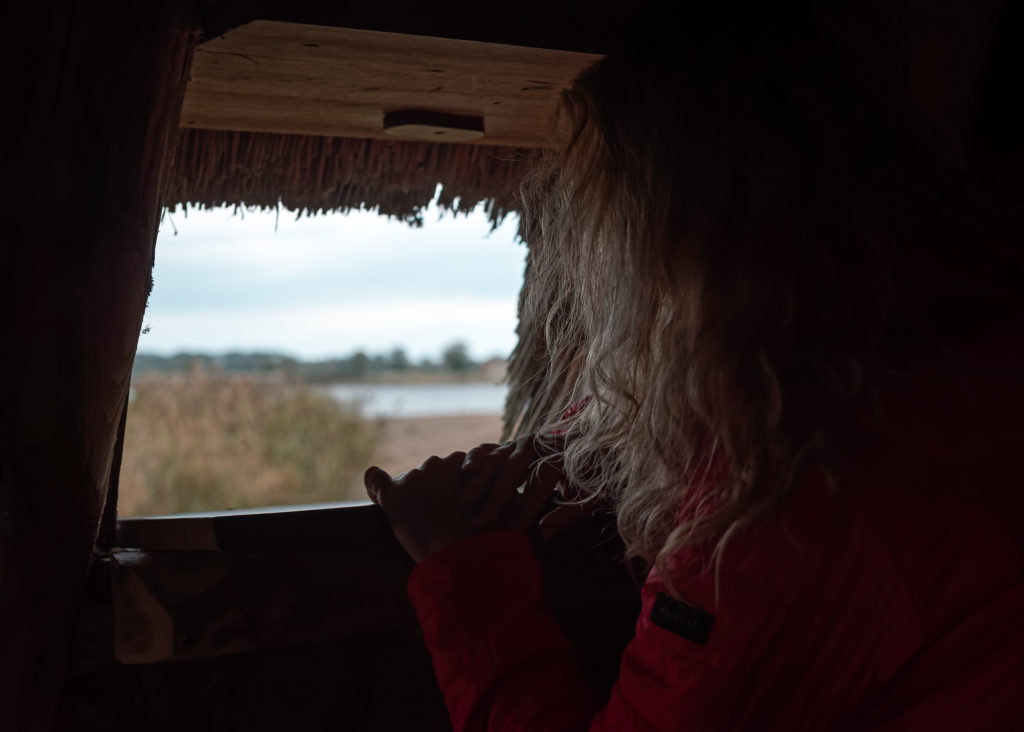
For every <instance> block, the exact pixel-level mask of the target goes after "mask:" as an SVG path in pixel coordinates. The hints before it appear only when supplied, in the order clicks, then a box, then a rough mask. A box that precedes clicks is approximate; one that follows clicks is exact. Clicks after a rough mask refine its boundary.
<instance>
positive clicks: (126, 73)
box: [0, 0, 196, 732]
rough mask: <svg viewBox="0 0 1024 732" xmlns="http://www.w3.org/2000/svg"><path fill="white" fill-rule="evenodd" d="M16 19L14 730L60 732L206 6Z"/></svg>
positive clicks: (8, 403) (2, 227)
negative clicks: (199, 14)
mask: <svg viewBox="0 0 1024 732" xmlns="http://www.w3.org/2000/svg"><path fill="white" fill-rule="evenodd" d="M25 5H26V6H28V7H21V8H19V9H13V8H12V9H11V10H12V14H11V15H10V16H8V17H7V18H6V19H5V25H6V31H7V33H8V34H9V35H10V36H11V37H10V38H8V39H7V43H5V44H4V54H5V62H6V63H5V68H6V69H7V70H8V73H7V74H5V77H6V79H7V81H6V82H5V88H7V89H8V90H12V91H13V93H10V94H8V95H5V97H6V103H5V107H6V111H5V113H4V114H5V117H6V120H5V128H7V129H5V130H4V132H6V134H4V135H2V137H3V144H4V146H5V153H4V160H3V164H4V167H5V170H4V183H3V189H2V191H0V207H2V208H0V211H2V213H0V232H2V236H3V238H4V244H3V250H2V264H0V273H2V274H0V277H2V282H0V313H2V314H3V315H2V317H3V324H4V326H3V333H2V339H3V349H4V351H3V357H2V358H0V628H2V629H3V632H2V633H0V679H2V681H0V729H2V730H12V731H14V730H18V731H19V732H31V731H32V730H43V729H49V728H50V726H51V721H52V715H53V711H54V709H55V706H56V703H57V699H58V696H59V694H60V693H61V688H62V685H63V682H64V679H65V675H66V670H67V658H68V653H69V649H70V647H71V634H72V628H73V626H74V622H75V620H76V619H77V615H78V609H79V605H80V598H81V592H82V587H83V583H84V580H85V577H86V571H87V569H88V567H89V563H90V558H91V555H92V551H93V544H94V541H95V538H96V533H97V527H98V522H99V516H100V513H101V510H102V507H103V504H104V498H105V496H106V491H107V485H108V478H109V473H110V465H111V456H112V450H113V446H114V441H115V435H116V429H117V425H118V421H119V417H120V415H121V410H122V405H123V404H124V401H125V398H126V396H127V390H128V381H129V375H130V372H131V364H132V359H133V358H134V354H135V348H136V344H137V342H138V336H139V329H140V327H141V325H142V315H143V311H144V309H145V305H146V298H147V296H148V294H149V287H150V270H151V266H152V258H153V246H154V241H155V237H156V231H157V224H158V218H159V213H160V181H161V174H162V170H163V162H164V157H165V151H166V147H167V144H168V141H169V140H170V139H171V133H172V131H173V130H174V129H175V127H176V125H177V120H178V110H179V108H180V104H181V98H182V94H183V92H184V87H185V81H186V77H187V73H188V68H189V63H190V59H191V54H192V49H193V47H194V40H195V37H196V34H195V33H194V32H193V30H192V16H191V10H190V8H191V3H188V2H177V1H175V0H167V1H162V0H158V1H157V2H153V3H149V2H147V3H131V2H104V3H76V2H70V1H68V2H46V3H40V4H25Z"/></svg>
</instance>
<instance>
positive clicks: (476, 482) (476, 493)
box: [461, 442, 515, 508]
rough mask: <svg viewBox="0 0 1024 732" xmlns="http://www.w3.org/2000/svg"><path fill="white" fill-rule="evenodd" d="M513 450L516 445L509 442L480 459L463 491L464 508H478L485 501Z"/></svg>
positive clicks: (462, 501)
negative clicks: (495, 477)
mask: <svg viewBox="0 0 1024 732" xmlns="http://www.w3.org/2000/svg"><path fill="white" fill-rule="evenodd" d="M513 449H515V443H513V442H507V443H505V444H504V445H499V446H498V447H496V448H495V449H494V450H493V451H492V452H491V453H490V454H489V455H486V456H484V457H482V458H480V459H479V461H478V463H477V468H476V472H475V473H473V474H472V475H471V476H470V478H469V480H468V481H467V482H466V485H465V487H464V488H463V490H462V500H461V503H462V505H463V506H465V507H467V508H469V507H471V506H476V505H477V504H478V503H480V501H481V500H483V498H484V495H485V494H486V493H487V490H488V488H490V486H491V483H492V482H494V476H495V474H497V472H498V470H499V469H500V468H501V466H502V465H503V464H504V463H505V460H506V458H507V457H508V456H509V455H510V454H512V451H513Z"/></svg>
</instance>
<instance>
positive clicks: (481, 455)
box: [462, 442, 499, 474]
mask: <svg viewBox="0 0 1024 732" xmlns="http://www.w3.org/2000/svg"><path fill="white" fill-rule="evenodd" d="M498 447H499V446H498V443H496V442H485V443H484V444H482V445H477V446H476V447H474V448H473V449H472V450H470V451H469V453H468V454H467V455H466V459H465V460H464V461H463V463H462V470H463V472H465V473H467V474H470V473H474V472H476V471H477V470H479V468H480V465H481V464H482V463H483V461H484V460H485V459H486V458H487V456H488V455H490V454H491V453H492V452H494V451H495V450H497V449H498Z"/></svg>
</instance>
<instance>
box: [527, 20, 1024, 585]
mask: <svg viewBox="0 0 1024 732" xmlns="http://www.w3.org/2000/svg"><path fill="white" fill-rule="evenodd" d="M841 46H842V44H840V43H838V42H836V40H835V39H834V38H832V37H830V36H829V34H828V33H827V32H826V31H824V30H822V29H821V26H818V27H817V28H816V29H815V31H814V32H812V33H808V34H807V35H806V36H804V37H801V38H799V39H795V40H794V39H790V40H789V41H788V42H787V43H785V44H774V45H773V44H771V43H763V44H757V43H749V42H747V41H745V40H743V39H741V40H740V41H738V42H736V43H733V44H731V45H730V44H729V43H723V41H722V39H721V38H716V37H713V36H712V37H710V38H701V37H699V35H698V34H695V35H694V36H693V37H692V38H682V39H681V40H679V41H678V43H677V44H676V45H675V47H676V48H682V49H683V50H682V51H680V52H679V54H678V55H676V56H673V57H672V58H671V59H666V58H649V57H645V55H644V54H643V53H642V52H640V53H636V52H634V53H632V54H629V53H627V54H622V55H618V56H614V55H613V56H610V57H608V58H605V59H604V60H602V61H600V62H598V63H597V64H596V65H594V66H593V67H591V68H590V69H588V70H586V71H585V72H584V73H583V74H581V75H580V76H579V77H578V79H577V80H576V81H575V83H574V85H573V87H572V89H571V90H569V91H567V92H566V93H565V94H564V95H563V100H562V101H563V103H562V113H561V117H560V124H561V129H562V130H563V133H564V134H565V136H566V139H567V142H566V143H565V144H564V145H563V146H562V147H561V149H560V150H558V151H557V152H555V153H550V154H547V155H544V156H542V159H541V160H540V161H539V162H538V164H537V166H536V169H535V172H534V174H533V176H532V177H531V178H530V180H529V181H528V183H527V185H526V186H525V187H524V189H523V191H522V199H523V207H524V210H525V214H524V219H523V227H524V232H525V233H524V237H525V238H526V239H527V240H528V241H529V242H530V245H531V251H530V260H529V265H528V267H529V277H528V281H527V283H526V285H525V289H524V292H523V295H522V300H521V318H522V321H523V322H531V323H534V324H543V329H542V333H541V334H540V337H539V341H538V343H539V345H538V343H534V344H524V345H523V346H522V347H523V348H534V349H536V348H540V349H541V351H542V352H541V353H540V354H537V355H539V357H540V359H541V361H543V363H544V368H546V370H547V373H548V376H547V380H546V381H547V383H546V388H547V390H548V395H547V396H548V397H549V399H558V403H557V405H556V408H555V409H553V411H552V412H551V413H550V414H549V415H548V417H549V420H550V423H549V425H548V429H549V431H552V432H553V431H557V430H561V429H564V425H560V424H558V422H557V415H558V414H559V413H560V412H561V410H562V409H563V408H564V407H565V406H566V405H567V404H568V403H569V402H571V401H573V400H575V399H578V398H579V397H581V396H584V395H588V396H590V398H591V401H590V403H589V405H588V406H587V408H586V409H584V410H582V411H581V412H580V413H579V415H578V416H577V417H575V418H574V420H573V422H572V426H571V429H570V431H569V432H568V438H569V439H567V440H566V442H565V446H564V448H563V449H562V450H561V454H560V457H561V458H562V459H564V465H565V471H566V474H567V476H568V478H569V480H570V481H571V483H572V484H573V485H574V486H575V488H576V490H577V491H578V494H576V498H578V499H579V500H584V501H603V502H605V503H606V504H607V505H608V506H609V507H610V508H611V509H613V510H614V511H615V512H616V514H617V520H618V527H619V532H620V534H621V536H622V538H623V540H624V542H625V544H626V547H627V552H628V553H629V555H631V556H637V557H642V558H644V559H645V560H647V561H648V562H649V563H651V564H655V565H658V566H659V568H661V569H662V570H664V564H665V562H666V561H667V560H668V558H669V557H671V556H673V555H675V554H676V553H677V552H679V550H680V549H682V548H684V547H686V546H691V545H695V544H699V543H703V542H711V543H712V545H713V546H714V547H715V550H716V551H715V556H720V551H721V549H722V547H724V546H725V544H726V543H727V541H728V539H729V538H730V537H731V536H733V535H734V534H735V533H736V532H737V531H741V530H743V528H744V527H746V526H748V525H750V524H752V523H753V522H755V521H757V520H759V519H760V518H762V517H764V516H766V515H767V514H769V513H770V512H771V511H772V510H773V509H774V508H776V507H777V506H779V504H780V503H781V502H782V501H783V500H784V498H785V495H786V492H787V490H788V489H789V488H790V486H791V485H792V483H793V478H794V476H795V475H796V474H797V473H798V472H799V470H800V469H801V467H803V466H805V465H806V464H808V463H810V462H816V463H821V464H823V465H827V464H828V461H829V454H830V451H831V450H832V449H833V447H834V446H833V445H832V442H831V436H832V433H833V428H834V426H835V425H836V424H837V423H838V422H841V421H842V419H843V418H844V415H847V414H848V412H849V410H850V409H852V407H853V405H854V404H855V403H857V401H858V400H860V399H863V398H864V396H865V394H867V393H869V392H870V390H871V387H872V384H873V383H874V382H875V380H876V378H877V375H878V374H879V373H880V371H881V369H883V368H887V367H891V366H895V365H897V364H898V363H899V361H900V354H902V353H905V352H907V351H913V350H919V349H921V348H926V347H928V344H934V343H938V342H941V341H942V340H943V339H948V338H950V337H951V335H952V334H953V333H955V331H956V330H957V329H958V328H967V327H970V325H971V324H972V323H974V322H976V321H977V320H978V319H980V318H984V317H987V315H988V314H990V313H992V312H995V311H1000V310H1003V309H1005V308H1006V307H1008V305H1009V304H1011V303H1019V302H1020V288H1019V282H1020V273H1021V271H1022V270H1021V253H1020V250H1019V249H1020V248H1019V246H1018V245H1017V241H1019V240H1016V241H1014V242H1013V244H1012V245H1008V244H1006V239H1005V237H1001V236H1000V235H999V234H998V233H994V232H993V231H992V226H991V225H990V224H991V222H992V221H994V220H995V219H994V217H992V216H991V215H990V213H989V212H987V211H985V210H984V208H985V207H984V206H983V205H982V204H981V203H979V202H980V201H983V200H985V199H984V195H983V194H982V193H981V192H980V190H979V188H978V186H976V185H975V184H974V182H972V181H971V179H970V176H969V174H968V172H967V170H966V168H964V169H957V170H954V169H950V167H949V166H945V167H941V168H940V166H938V165H936V164H935V161H936V160H937V159H938V158H937V157H935V156H934V155H932V154H931V153H932V152H934V151H928V150H924V149H922V148H921V147H920V146H918V145H917V144H916V142H915V136H914V135H912V134H910V133H908V131H907V128H906V126H905V125H903V124H902V122H901V117H900V107H899V105H898V104H897V103H896V102H894V101H893V100H891V99H889V98H887V97H886V95H885V93H884V91H879V89H878V88H877V85H876V87H875V88H872V86H871V80H867V81H865V80H863V79H857V78H856V77H855V75H853V74H851V73H850V72H849V69H848V68H846V67H845V66H844V61H843V58H842V54H841ZM634 51H635V49H634ZM723 466H724V469H720V468H723Z"/></svg>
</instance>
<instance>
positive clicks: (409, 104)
mask: <svg viewBox="0 0 1024 732" xmlns="http://www.w3.org/2000/svg"><path fill="white" fill-rule="evenodd" d="M599 58H600V56H598V55H595V54H588V53H575V52H570V51H552V50H546V49H538V48H527V47H523V46H509V45H503V44H497V43H481V42H478V41H463V40H452V39H446V38H432V37H428V36H415V35H403V34H398V33H383V32H379V31H367V30H352V29H347V28H330V27H325V26H313V25H300V24H295V23H280V22H273V21H254V22H252V23H249V24H248V25H245V26H242V27H241V28H237V29H235V30H233V31H230V32H228V33H227V34H226V35H225V36H222V37H220V38H216V39H214V40H211V41H208V42H206V43H204V44H202V45H200V47H199V48H198V49H197V51H196V55H195V61H194V63H193V66H192V72H191V76H192V79H191V81H190V82H189V85H188V90H187V92H186V95H185V103H184V105H183V107H182V116H181V126H182V127H199V128H205V129H214V130H240V131H247V132H278V133H287V134H302V135H325V136H334V137H358V138H380V139H393V138H394V135H389V134H388V133H386V132H385V130H384V116H385V114H388V113H391V112H397V111H401V110H425V111H430V112H437V113H443V114H448V115H461V116H469V117H480V118H482V119H483V125H484V134H483V136H482V137H481V138H479V139H477V140H474V144H485V145H507V146H513V147H542V146H545V145H548V144H550V130H551V122H552V119H553V115H554V111H555V108H556V104H557V102H558V97H559V93H560V91H561V90H562V89H564V88H565V87H566V86H568V85H569V83H570V82H571V81H572V79H573V77H575V76H576V74H577V73H579V72H580V71H581V70H582V69H583V68H585V67H586V66H588V65H590V64H591V63H593V62H594V61H596V60H597V59H599Z"/></svg>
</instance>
